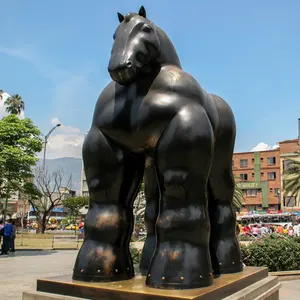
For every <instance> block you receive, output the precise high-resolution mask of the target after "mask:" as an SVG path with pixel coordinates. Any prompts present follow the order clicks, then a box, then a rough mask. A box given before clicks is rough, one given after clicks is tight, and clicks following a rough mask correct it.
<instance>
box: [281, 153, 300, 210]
mask: <svg viewBox="0 0 300 300" xmlns="http://www.w3.org/2000/svg"><path fill="white" fill-rule="evenodd" d="M296 153H297V154H298V155H299V157H300V152H296ZM283 180H284V181H283V182H284V191H283V195H284V196H287V195H288V196H289V197H290V199H291V198H292V197H295V199H296V201H297V199H300V161H299V160H296V159H294V158H290V159H289V160H288V168H287V169H286V170H285V171H284V172H283ZM295 205H296V206H297V203H295Z"/></svg>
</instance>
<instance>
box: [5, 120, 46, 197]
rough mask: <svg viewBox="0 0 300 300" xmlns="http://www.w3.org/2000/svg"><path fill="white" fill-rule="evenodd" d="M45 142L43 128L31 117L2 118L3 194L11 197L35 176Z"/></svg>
mask: <svg viewBox="0 0 300 300" xmlns="http://www.w3.org/2000/svg"><path fill="white" fill-rule="evenodd" d="M42 145H43V144H42V140H41V138H40V131H39V129H38V128H37V127H36V126H35V125H34V124H33V122H32V121H31V120H30V119H28V118H26V119H24V120H20V119H19V118H18V117H17V116H16V115H9V116H7V117H5V118H3V119H2V120H0V186H1V189H0V197H3V198H6V197H9V196H10V194H11V193H12V192H14V191H17V190H20V188H21V184H22V183H23V181H24V180H25V179H27V178H29V177H32V167H33V166H34V165H35V164H36V162H37V160H38V159H37V157H36V153H37V152H40V151H41V150H42Z"/></svg>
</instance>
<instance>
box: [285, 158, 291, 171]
mask: <svg viewBox="0 0 300 300" xmlns="http://www.w3.org/2000/svg"><path fill="white" fill-rule="evenodd" d="M291 163H292V162H291V161H290V160H284V161H283V171H286V170H288V169H289V168H290V167H291Z"/></svg>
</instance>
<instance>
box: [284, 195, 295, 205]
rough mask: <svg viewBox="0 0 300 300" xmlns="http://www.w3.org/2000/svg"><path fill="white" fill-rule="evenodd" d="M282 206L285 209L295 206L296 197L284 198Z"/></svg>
mask: <svg viewBox="0 0 300 300" xmlns="http://www.w3.org/2000/svg"><path fill="white" fill-rule="evenodd" d="M284 206H286V207H293V206H296V197H295V196H292V197H290V196H287V197H284Z"/></svg>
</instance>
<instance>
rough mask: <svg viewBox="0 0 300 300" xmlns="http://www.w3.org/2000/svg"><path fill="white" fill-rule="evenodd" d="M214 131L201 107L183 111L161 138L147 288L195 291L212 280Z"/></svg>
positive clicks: (157, 163)
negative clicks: (156, 213) (210, 177)
mask: <svg viewBox="0 0 300 300" xmlns="http://www.w3.org/2000/svg"><path fill="white" fill-rule="evenodd" d="M213 141H214V136H213V130H212V127H211V124H210V121H209V119H208V117H207V115H206V113H205V111H204V110H203V109H202V107H199V106H195V107H184V108H183V109H182V111H180V112H179V113H178V115H177V116H175V117H174V119H173V120H172V121H171V123H170V124H169V126H168V128H167V129H166V131H165V132H164V134H163V136H162V137H161V139H160V140H159V143H158V146H157V151H156V166H157V171H158V173H159V178H162V181H163V184H162V189H161V196H160V207H159V216H158V220H157V222H156V224H157V225H156V235H157V246H156V250H155V253H154V255H153V258H152V260H151V263H150V267H149V271H148V274H147V279H146V284H147V285H148V286H150V287H157V288H175V289H190V288H199V287H203V286H208V285H211V284H212V282H213V274H212V266H211V258H210V251H209V237H210V222H209V216H208V207H207V180H208V175H209V170H210V166H211V161H212V153H213V143H214V142H213Z"/></svg>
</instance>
